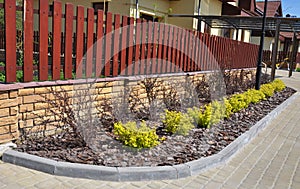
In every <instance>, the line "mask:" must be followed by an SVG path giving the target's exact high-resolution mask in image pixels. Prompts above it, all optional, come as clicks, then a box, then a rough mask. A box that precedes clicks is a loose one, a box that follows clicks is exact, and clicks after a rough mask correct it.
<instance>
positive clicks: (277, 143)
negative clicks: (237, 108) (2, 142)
mask: <svg viewBox="0 0 300 189" xmlns="http://www.w3.org/2000/svg"><path fill="white" fill-rule="evenodd" d="M277 74H278V75H279V76H280V78H281V79H282V80H283V81H284V82H286V84H287V85H288V86H291V87H294V88H295V89H297V90H298V91H300V73H294V76H293V77H292V78H287V77H286V76H287V74H288V72H287V71H277ZM0 188H10V189H11V188H101V189H106V188H114V189H115V188H120V189H121V188H122V189H126V188H128V189H134V188H144V189H147V188H149V189H150V188H153V189H157V188H166V189H176V188H187V189H192V188H195V189H199V188H209V189H210V188H228V189H234V188H279V189H281V188H284V189H285V188H293V189H297V188H300V97H298V98H297V99H296V100H295V101H294V103H293V104H291V105H290V106H288V108H287V109H286V110H284V111H283V112H282V113H281V114H280V115H279V116H278V117H277V118H276V119H275V120H274V121H273V122H272V123H270V124H269V125H268V126H267V127H266V129H265V130H263V131H262V132H261V133H260V134H259V135H258V136H257V137H256V138H255V139H254V140H252V141H251V142H250V143H249V144H248V145H246V147H245V148H244V149H243V150H241V151H240V152H239V153H237V154H236V155H235V156H234V157H233V158H232V159H231V160H230V161H229V162H228V163H227V164H225V165H221V166H219V167H216V168H213V169H210V170H207V171H205V172H203V173H202V174H200V175H198V176H194V177H189V178H185V179H180V180H162V181H149V182H144V181H143V182H104V181H95V180H87V179H77V178H68V177H59V176H52V175H48V174H45V173H41V172H37V171H34V170H29V169H26V168H23V167H18V166H15V165H11V164H7V163H3V162H1V161H0Z"/></svg>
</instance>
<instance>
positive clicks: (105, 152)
mask: <svg viewBox="0 0 300 189" xmlns="http://www.w3.org/2000/svg"><path fill="white" fill-rule="evenodd" d="M227 86H228V85H227ZM228 88H229V87H227V89H228ZM244 91H245V90H244ZM293 93H294V91H293V90H292V89H290V88H284V85H283V83H282V82H281V81H279V80H276V81H275V82H273V83H271V84H265V85H263V86H262V87H261V90H260V91H256V90H253V89H249V90H246V92H244V93H240V94H236V93H235V94H232V95H230V96H229V97H228V98H227V99H222V100H223V101H224V103H220V102H219V101H212V102H210V103H208V104H205V105H202V106H200V107H194V108H187V109H186V111H178V110H176V108H169V109H166V110H165V113H164V115H162V116H161V120H162V122H161V123H160V122H153V121H151V120H145V121H141V122H140V121H137V123H138V124H137V123H136V121H133V122H132V121H130V122H122V121H118V122H116V121H114V120H113V119H111V120H113V124H111V125H109V124H108V125H109V126H107V127H106V128H105V129H104V130H105V132H103V128H98V130H97V131H94V132H96V134H95V135H94V136H95V138H93V140H94V141H96V142H94V143H93V146H89V145H88V144H87V143H86V142H85V140H84V139H83V138H82V137H81V135H77V134H76V132H71V133H69V134H65V133H58V134H56V135H52V136H46V137H42V138H37V137H32V138H30V137H29V138H28V137H27V138H25V139H23V140H21V141H19V142H18V148H17V150H19V151H23V152H27V153H30V154H34V155H38V156H41V157H47V158H51V159H54V160H58V161H67V162H76V163H86V164H95V165H105V166H113V167H126V166H162V165H176V164H181V163H185V162H188V161H192V160H195V159H199V158H201V157H206V156H210V155H212V154H215V153H217V152H218V151H220V150H222V149H223V148H224V147H226V146H227V145H228V144H230V143H231V142H232V141H233V140H234V139H236V138H237V137H238V136H240V135H241V134H242V133H244V132H245V131H247V130H248V129H249V128H250V127H251V126H252V125H254V124H255V123H256V122H257V121H258V120H260V119H261V118H263V117H264V116H265V115H266V114H267V113H268V112H270V111H271V110H272V109H274V108H275V107H276V106H277V105H279V104H280V103H281V102H283V101H284V100H285V99H287V98H288V97H289V96H291V95H292V94H293ZM173 107H174V106H173ZM137 112H138V111H137ZM138 113H140V112H138ZM137 115H141V114H137Z"/></svg>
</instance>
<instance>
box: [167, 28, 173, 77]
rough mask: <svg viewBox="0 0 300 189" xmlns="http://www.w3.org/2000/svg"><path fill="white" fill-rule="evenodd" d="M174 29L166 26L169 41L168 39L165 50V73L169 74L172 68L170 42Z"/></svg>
mask: <svg viewBox="0 0 300 189" xmlns="http://www.w3.org/2000/svg"><path fill="white" fill-rule="evenodd" d="M173 29H174V28H173V27H170V26H169V25H168V30H169V33H168V34H169V39H168V48H167V52H168V57H167V59H168V62H167V72H168V73H170V72H171V67H172V63H173V62H172V42H173V36H174V34H173V32H174V30H173Z"/></svg>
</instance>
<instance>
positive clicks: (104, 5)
mask: <svg viewBox="0 0 300 189" xmlns="http://www.w3.org/2000/svg"><path fill="white" fill-rule="evenodd" d="M93 8H94V11H95V14H97V12H98V10H103V11H104V12H105V13H107V10H108V2H105V3H104V2H97V3H93Z"/></svg>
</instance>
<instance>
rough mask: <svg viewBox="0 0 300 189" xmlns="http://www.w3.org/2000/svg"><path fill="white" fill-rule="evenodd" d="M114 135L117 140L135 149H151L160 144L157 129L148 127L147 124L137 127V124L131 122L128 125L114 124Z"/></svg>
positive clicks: (143, 123) (142, 123)
mask: <svg viewBox="0 0 300 189" xmlns="http://www.w3.org/2000/svg"><path fill="white" fill-rule="evenodd" d="M113 132H114V134H115V135H116V136H117V139H118V140H120V141H122V142H123V143H124V144H125V145H126V146H130V147H134V148H138V149H141V148H151V147H154V146H156V145H158V144H159V137H158V135H157V134H156V130H155V129H150V128H149V127H147V125H146V122H144V121H143V122H141V124H140V127H137V124H136V122H133V121H130V122H127V123H126V124H122V123H121V122H118V123H115V124H114V131H113Z"/></svg>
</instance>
